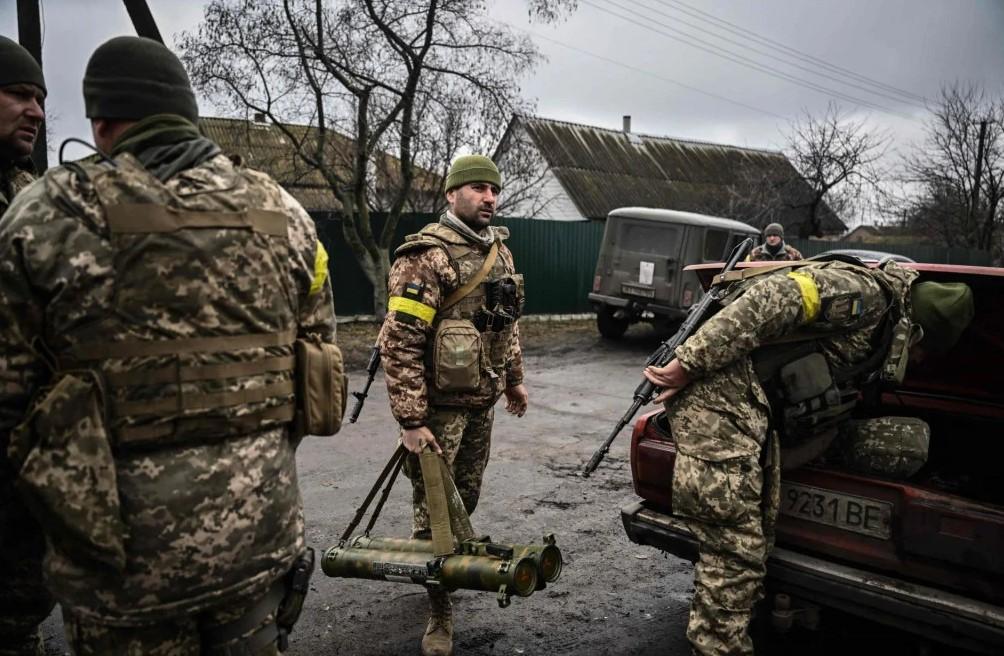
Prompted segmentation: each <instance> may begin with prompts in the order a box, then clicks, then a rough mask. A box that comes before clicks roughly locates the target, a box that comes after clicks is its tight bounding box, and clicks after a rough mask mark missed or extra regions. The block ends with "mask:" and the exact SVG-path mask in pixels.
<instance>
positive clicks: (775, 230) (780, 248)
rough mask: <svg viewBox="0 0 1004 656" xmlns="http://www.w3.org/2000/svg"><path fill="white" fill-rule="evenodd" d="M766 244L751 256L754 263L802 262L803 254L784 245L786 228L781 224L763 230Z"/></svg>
mask: <svg viewBox="0 0 1004 656" xmlns="http://www.w3.org/2000/svg"><path fill="white" fill-rule="evenodd" d="M763 237H764V243H762V244H760V245H759V246H757V247H756V248H754V249H753V250H752V251H750V254H749V258H748V259H749V260H750V261H752V262H773V261H780V262H791V261H794V260H801V259H802V254H801V253H800V252H799V251H798V249H797V248H795V247H794V246H789V245H788V244H786V243H784V226H783V225H781V224H780V223H771V224H769V225H768V226H767V227H766V228H764V229H763Z"/></svg>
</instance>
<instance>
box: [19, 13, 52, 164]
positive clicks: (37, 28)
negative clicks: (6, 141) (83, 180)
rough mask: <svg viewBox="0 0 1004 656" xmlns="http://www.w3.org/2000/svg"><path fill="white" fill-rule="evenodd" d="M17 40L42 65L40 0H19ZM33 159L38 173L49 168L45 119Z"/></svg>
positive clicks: (39, 127) (37, 139) (40, 129)
mask: <svg viewBox="0 0 1004 656" xmlns="http://www.w3.org/2000/svg"><path fill="white" fill-rule="evenodd" d="M17 40H18V41H20V42H21V45H22V46H24V48H25V50H27V51H28V52H30V53H31V56H32V57H34V58H35V61H37V62H38V66H39V68H41V67H42V24H41V20H40V17H39V10H38V0H17ZM31 161H32V164H34V165H35V170H36V171H37V172H38V173H44V172H45V169H47V168H49V155H48V143H47V140H46V138H45V119H42V124H41V125H39V126H38V136H36V137H35V147H34V149H32V151H31Z"/></svg>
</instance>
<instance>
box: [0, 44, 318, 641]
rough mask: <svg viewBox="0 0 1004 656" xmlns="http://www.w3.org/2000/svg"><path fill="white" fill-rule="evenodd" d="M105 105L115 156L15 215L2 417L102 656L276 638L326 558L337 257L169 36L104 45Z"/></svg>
mask: <svg viewBox="0 0 1004 656" xmlns="http://www.w3.org/2000/svg"><path fill="white" fill-rule="evenodd" d="M84 100H85V106H86V110H87V116H88V117H89V118H90V119H91V125H92V130H93V133H94V138H95V142H96V144H97V146H98V148H99V149H100V151H101V152H102V153H103V154H104V155H103V156H102V158H101V159H100V160H96V161H94V162H92V163H74V164H68V165H66V166H60V167H57V168H53V169H50V170H49V171H48V172H47V173H46V174H45V176H44V177H42V178H41V179H40V180H38V181H36V182H35V183H33V184H32V185H31V186H29V187H28V188H27V189H25V190H24V191H23V192H22V193H21V194H20V195H19V196H18V198H17V199H16V200H15V202H14V204H13V205H12V206H11V208H10V209H9V211H8V212H7V214H6V215H5V216H4V217H3V219H2V221H0V315H2V316H0V331H2V333H0V361H2V362H3V365H4V366H3V370H4V372H5V380H4V386H3V388H2V393H0V417H2V423H0V436H2V440H3V445H4V457H5V459H6V460H5V462H6V463H7V465H9V466H10V467H11V469H12V470H13V471H14V472H16V475H17V479H18V480H17V484H18V488H19V490H21V491H22V492H23V493H24V495H25V498H26V499H27V500H28V502H29V504H30V507H31V509H32V512H33V514H34V516H35V517H36V518H37V519H38V521H39V523H40V524H41V525H42V527H43V529H44V531H45V533H46V537H47V553H46V559H45V570H46V583H47V585H48V586H49V588H50V590H51V591H52V592H53V593H54V595H55V597H56V598H57V600H58V601H59V603H60V604H61V606H62V609H63V620H64V625H65V628H66V634H67V640H68V642H69V644H70V645H71V647H72V649H73V650H74V651H75V652H76V653H77V654H79V655H91V654H94V655H98V654H125V653H130V654H164V655H167V654H171V655H177V654H181V655H196V654H236V653H240V654H274V653H276V652H277V649H278V646H279V645H280V643H282V642H284V641H285V632H286V631H288V629H289V627H290V626H291V624H290V621H289V617H288V616H287V615H286V614H285V613H283V612H282V611H281V610H280V604H281V602H283V601H284V599H285V600H290V599H291V597H289V596H288V595H287V590H286V575H287V573H288V572H289V571H290V569H291V566H293V564H294V563H295V562H297V561H298V559H300V558H301V556H302V555H303V554H304V553H305V545H304V535H303V511H302V503H301V500H300V494H299V490H298V487H297V476H296V468H295V458H294V450H295V442H294V438H293V436H291V435H290V430H289V426H290V421H291V420H292V419H293V417H294V413H295V411H296V406H295V401H296V399H295V398H294V396H293V389H294V381H293V375H294V370H293V363H294V357H293V352H294V339H296V338H297V337H304V336H306V335H308V334H309V335H312V336H313V338H314V339H316V340H320V341H323V342H327V343H333V341H334V336H335V325H334V310H333V304H332V295H331V287H330V283H329V281H328V280H327V267H326V262H327V256H326V254H325V252H324V249H323V248H322V247H321V245H320V244H319V242H318V241H317V236H316V233H315V230H314V226H313V223H312V221H311V220H310V218H309V217H308V216H307V214H306V213H305V212H304V210H303V209H302V208H301V207H300V205H299V204H298V203H297V202H296V201H295V200H294V199H293V198H292V197H291V196H289V195H288V194H287V193H286V192H285V191H283V190H282V189H281V188H280V187H279V186H278V184H277V183H275V181H273V180H272V179H271V178H269V177H268V176H266V175H263V174H261V173H258V172H255V171H251V170H247V169H243V168H240V167H238V166H235V165H234V164H233V163H232V162H231V161H230V159H228V158H227V157H226V156H224V155H223V154H222V153H221V152H220V150H219V148H218V147H217V146H216V145H215V144H214V143H212V142H211V141H209V140H207V139H205V138H203V137H202V136H201V135H200V134H199V132H198V130H197V128H196V126H195V121H196V120H197V118H198V107H197V105H196V102H195V96H194V94H193V92H192V89H191V86H190V84H189V81H188V76H187V74H186V73H185V70H184V68H183V67H182V65H181V62H180V61H179V60H178V59H177V57H175V56H174V55H173V54H172V53H171V52H170V51H169V50H168V49H167V48H165V47H164V46H163V45H161V44H159V43H157V42H155V41H152V40H149V39H141V38H137V37H118V38H115V39H112V40H110V41H108V42H107V43H105V44H103V45H102V46H100V47H99V48H98V49H97V50H96V51H95V53H94V54H93V55H92V57H91V59H90V61H89V62H88V65H87V69H86V76H85V78H84ZM285 608H288V606H286V607H285ZM277 615H279V616H280V617H279V618H278V619H277Z"/></svg>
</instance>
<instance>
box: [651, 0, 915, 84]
mask: <svg viewBox="0 0 1004 656" xmlns="http://www.w3.org/2000/svg"><path fill="white" fill-rule="evenodd" d="M655 1H656V2H658V3H660V4H662V5H666V6H669V5H676V6H677V7H676V9H677V11H680V12H683V13H685V14H688V15H690V16H693V17H694V18H697V19H698V20H703V21H705V22H708V23H718V24H719V25H718V27H719V28H720V29H724V30H726V31H728V32H731V33H733V34H736V35H738V36H743V37H746V38H749V39H751V40H754V41H758V42H760V43H761V44H763V45H769V46H771V47H774V48H777V49H779V50H784V51H786V52H789V53H791V54H792V55H794V56H795V57H798V58H799V59H802V60H803V61H808V62H811V63H814V64H817V65H819V66H822V67H824V68H827V69H830V70H831V71H834V72H838V73H842V74H844V75H847V76H850V77H853V78H855V79H857V80H860V81H862V82H867V83H869V84H873V85H875V86H877V87H881V88H884V89H886V90H887V91H892V92H894V93H897V94H899V95H901V96H904V97H906V98H910V99H913V100H918V101H920V102H922V103H925V104H926V103H928V99H927V98H926V97H924V96H922V95H919V94H916V93H913V92H911V91H906V90H904V89H900V88H899V87H895V86H893V85H891V84H887V83H885V82H882V81H880V80H876V79H874V78H870V77H868V76H866V75H861V74H860V73H857V72H855V71H852V70H850V69H849V68H844V67H843V66H838V65H836V64H831V63H830V62H828V61H826V60H824V59H820V58H819V57H815V56H813V55H810V54H809V53H807V52H803V51H801V50H797V49H795V48H792V47H791V46H787V45H785V44H783V43H780V42H779V41H775V40H773V39H771V38H769V37H766V36H763V35H761V34H757V33H756V32H753V31H752V30H750V29H748V28H744V27H742V26H740V25H737V24H735V23H730V22H729V21H727V20H725V19H724V18H719V17H717V16H715V15H714V14H710V13H708V12H706V11H701V10H700V9H698V8H697V7H694V6H692V5H688V4H687V3H685V2H681V0H655Z"/></svg>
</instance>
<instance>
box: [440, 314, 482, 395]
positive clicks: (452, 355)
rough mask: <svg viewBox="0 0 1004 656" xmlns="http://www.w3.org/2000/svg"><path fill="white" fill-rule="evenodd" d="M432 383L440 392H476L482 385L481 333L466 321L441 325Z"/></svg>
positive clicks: (457, 320) (455, 320) (450, 321)
mask: <svg viewBox="0 0 1004 656" xmlns="http://www.w3.org/2000/svg"><path fill="white" fill-rule="evenodd" d="M432 369H433V382H434V384H435V386H436V389H437V390H439V391H440V392H473V391H476V390H477V389H478V387H479V386H480V385H481V333H480V332H478V329H477V328H476V327H475V326H474V324H473V323H472V322H470V321H468V320H467V319H444V320H442V321H441V322H439V327H438V328H437V329H436V335H435V338H434V343H433V350H432Z"/></svg>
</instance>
